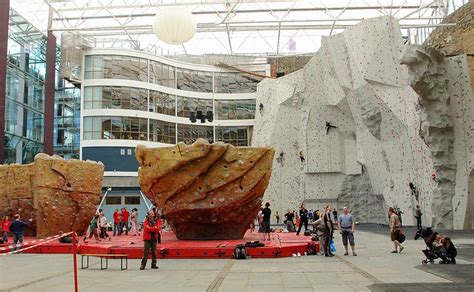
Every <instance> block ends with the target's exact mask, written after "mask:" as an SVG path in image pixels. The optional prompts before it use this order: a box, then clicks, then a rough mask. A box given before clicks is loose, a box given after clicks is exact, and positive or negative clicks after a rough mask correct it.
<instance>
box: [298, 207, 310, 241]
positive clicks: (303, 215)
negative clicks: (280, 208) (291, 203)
mask: <svg viewBox="0 0 474 292" xmlns="http://www.w3.org/2000/svg"><path fill="white" fill-rule="evenodd" d="M303 224H304V231H306V230H308V210H306V208H305V207H304V204H301V207H300V226H298V231H297V232H296V235H299V234H300V231H301V227H302V226H303Z"/></svg>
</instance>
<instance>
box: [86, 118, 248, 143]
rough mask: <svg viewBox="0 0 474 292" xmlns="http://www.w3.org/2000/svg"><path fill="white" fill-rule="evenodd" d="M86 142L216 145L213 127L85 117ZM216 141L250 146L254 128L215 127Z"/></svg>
mask: <svg viewBox="0 0 474 292" xmlns="http://www.w3.org/2000/svg"><path fill="white" fill-rule="evenodd" d="M83 129H84V133H83V139H84V140H101V139H121V140H144V141H151V142H159V143H165V144H176V143H177V142H185V143H186V144H192V143H194V142H195V141H196V140H197V139H198V138H203V139H206V140H207V141H209V143H214V127H213V126H201V125H184V124H176V123H170V122H165V121H159V120H153V119H146V118H135V117H109V116H100V117H84V126H83ZM215 129H216V140H217V141H223V142H226V143H230V144H232V145H234V146H248V145H250V140H251V138H252V127H251V126H241V127H223V126H220V127H215Z"/></svg>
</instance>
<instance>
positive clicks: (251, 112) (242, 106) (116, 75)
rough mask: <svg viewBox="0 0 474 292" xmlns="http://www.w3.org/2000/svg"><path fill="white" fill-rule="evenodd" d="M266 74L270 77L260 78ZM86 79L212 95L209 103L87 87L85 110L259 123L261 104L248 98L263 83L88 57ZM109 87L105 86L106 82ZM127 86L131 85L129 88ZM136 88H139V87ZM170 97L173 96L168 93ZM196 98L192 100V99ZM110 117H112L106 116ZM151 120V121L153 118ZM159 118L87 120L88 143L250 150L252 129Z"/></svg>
mask: <svg viewBox="0 0 474 292" xmlns="http://www.w3.org/2000/svg"><path fill="white" fill-rule="evenodd" d="M259 73H261V74H265V72H259ZM84 77H85V79H126V80H134V81H143V82H147V83H150V84H157V85H160V86H164V87H167V88H172V89H178V90H183V91H192V92H200V93H207V95H206V97H204V96H203V97H201V95H197V96H198V97H189V96H183V95H181V94H179V93H178V94H176V93H175V92H173V91H169V92H173V93H166V92H162V91H161V90H152V89H144V88H135V87H131V86H111V85H100V86H87V85H86V86H83V90H84V92H83V105H82V106H83V108H84V109H85V110H89V109H105V110H108V109H110V110H114V109H127V110H137V111H145V112H150V113H158V114H162V115H167V116H174V117H178V118H185V119H186V120H188V119H189V117H190V113H191V112H197V111H202V112H203V113H204V114H207V112H212V113H213V114H214V120H216V121H217V123H219V122H218V121H219V120H253V119H254V118H255V110H256V105H255V99H254V98H253V96H252V95H249V97H248V98H247V99H245V98H242V94H244V96H245V93H253V92H255V91H256V87H257V84H258V82H260V81H261V79H262V78H259V77H255V76H248V74H242V73H239V72H226V73H222V72H210V71H199V70H190V69H184V68H181V67H176V66H172V65H168V64H164V63H161V62H158V61H156V60H149V59H146V58H136V57H126V56H117V55H89V56H86V57H85V64H84ZM102 82H103V81H102ZM124 84H126V83H124ZM135 86H136V85H135ZM163 91H167V90H163ZM213 93H230V94H235V93H239V94H241V96H239V98H238V99H225V100H224V99H222V98H221V97H216V98H215V97H214V95H213ZM186 95H191V94H186ZM105 115H110V116H105ZM149 117H151V116H149ZM176 120H177V121H179V122H168V121H163V120H158V119H155V118H138V117H119V116H114V114H113V111H110V112H109V111H107V113H106V114H104V115H103V116H102V115H101V116H87V113H85V117H84V119H83V140H100V139H120V140H139V141H140V140H142V141H150V142H158V143H164V144H176V143H178V142H185V143H187V144H191V143H194V142H195V141H196V140H197V139H198V138H203V139H206V140H208V141H209V142H210V143H213V142H214V138H215V139H216V140H217V141H224V142H227V143H231V144H233V145H235V146H248V145H250V139H251V132H252V126H239V127H236V126H209V125H205V124H200V123H199V122H198V123H197V124H192V123H191V122H190V121H189V120H188V122H181V121H182V119H176Z"/></svg>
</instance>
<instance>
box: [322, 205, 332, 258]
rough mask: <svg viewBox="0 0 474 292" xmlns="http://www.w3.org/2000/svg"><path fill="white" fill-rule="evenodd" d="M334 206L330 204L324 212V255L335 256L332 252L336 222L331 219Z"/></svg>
mask: <svg viewBox="0 0 474 292" xmlns="http://www.w3.org/2000/svg"><path fill="white" fill-rule="evenodd" d="M331 211H332V208H331V206H330V205H327V206H326V209H325V211H324V214H323V223H324V232H325V233H324V256H326V257H333V256H334V255H333V254H332V252H331V239H332V238H333V233H334V224H333V221H332V219H331Z"/></svg>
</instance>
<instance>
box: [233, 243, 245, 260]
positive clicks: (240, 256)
mask: <svg viewBox="0 0 474 292" xmlns="http://www.w3.org/2000/svg"><path fill="white" fill-rule="evenodd" d="M234 258H235V259H236V260H245V259H247V250H246V249H245V245H243V244H238V245H236V246H235V248H234Z"/></svg>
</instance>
